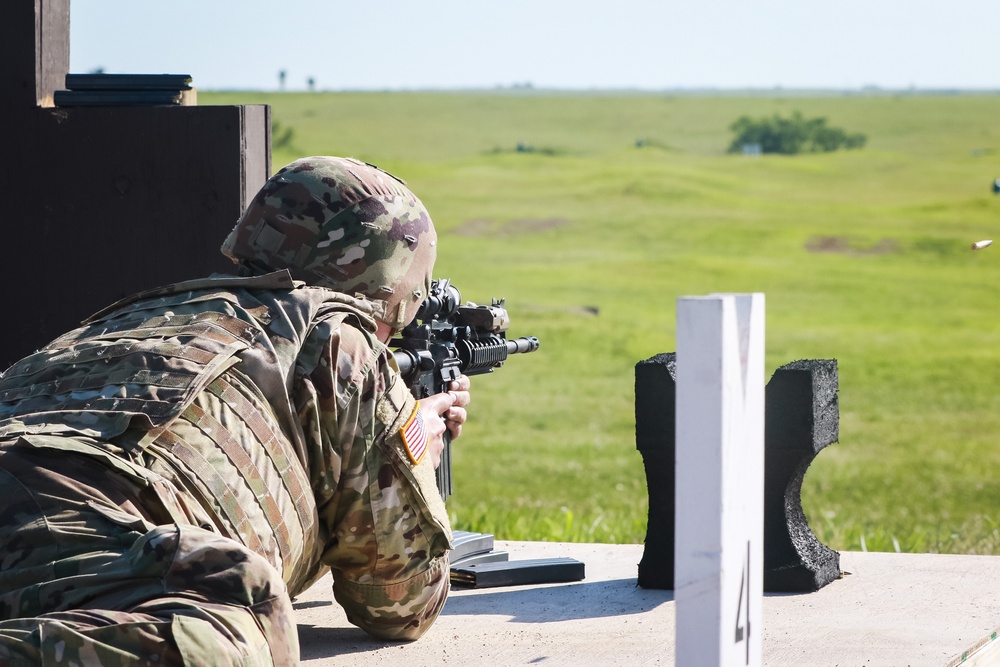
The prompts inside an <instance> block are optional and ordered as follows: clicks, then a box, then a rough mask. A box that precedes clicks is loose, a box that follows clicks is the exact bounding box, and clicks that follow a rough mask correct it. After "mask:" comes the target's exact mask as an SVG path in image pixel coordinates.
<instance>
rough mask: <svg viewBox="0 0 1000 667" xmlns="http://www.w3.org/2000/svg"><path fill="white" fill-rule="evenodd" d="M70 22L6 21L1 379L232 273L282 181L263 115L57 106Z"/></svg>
mask: <svg viewBox="0 0 1000 667" xmlns="http://www.w3.org/2000/svg"><path fill="white" fill-rule="evenodd" d="M69 14H70V12H69V0H10V2H8V3H7V5H6V6H5V11H4V20H3V21H0V63H3V67H2V68H0V105H2V107H3V110H4V114H3V117H4V118H5V122H4V123H2V124H0V147H2V148H0V182H2V183H3V190H4V197H3V201H4V205H3V217H2V218H0V225H2V229H3V231H2V237H0V238H2V245H0V257H2V262H0V284H2V292H0V295H2V296H0V298H2V311H0V371H2V370H3V369H4V368H6V367H7V366H8V365H10V364H11V363H12V362H14V361H15V360H17V359H19V358H20V357H22V356H24V355H25V354H27V353H30V352H32V351H33V350H35V349H36V348H38V347H40V346H42V345H44V344H45V343H47V342H48V341H49V340H50V339H52V338H53V337H55V336H57V335H59V334H61V333H62V332H64V331H66V330H68V329H71V328H73V327H74V326H75V325H76V324H77V323H78V322H79V321H80V320H81V319H83V318H85V317H86V316H88V315H90V314H91V313H92V312H94V311H96V310H99V309H100V308H102V307H103V306H105V305H107V304H108V303H110V302H112V301H115V300H117V299H119V298H121V297H123V296H126V295H128V294H131V293H133V292H136V291H139V290H142V289H147V288H151V287H156V286H158V285H161V284H165V283H170V282H176V281H179V280H184V279H187V278H193V277H198V276H201V275H205V274H208V273H211V272H213V271H229V270H230V269H231V268H232V264H231V263H230V262H229V261H228V260H226V259H225V258H224V257H223V256H222V255H221V254H220V253H219V246H220V244H221V243H222V240H223V239H224V238H225V236H226V234H227V233H228V231H229V230H230V229H231V228H232V226H233V225H234V224H235V222H236V219H237V218H238V217H239V215H240V213H241V212H242V210H243V208H244V207H245V205H246V203H247V202H248V201H249V200H250V198H251V197H252V196H253V195H254V193H255V192H256V191H257V189H258V188H259V187H260V186H261V185H262V184H263V183H264V181H265V180H266V179H267V177H268V176H269V174H270V170H271V164H270V161H271V153H270V108H269V107H267V106H265V105H245V106H181V105H165V106H121V107H116V106H107V107H56V106H54V104H53V97H54V92H55V91H57V90H62V89H63V88H64V87H65V78H66V75H67V74H68V73H69V72H68V70H69V48H70V44H69V34H70V16H69ZM193 76H194V83H195V85H197V73H193Z"/></svg>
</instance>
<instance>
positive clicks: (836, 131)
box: [729, 111, 867, 155]
mask: <svg viewBox="0 0 1000 667" xmlns="http://www.w3.org/2000/svg"><path fill="white" fill-rule="evenodd" d="M729 129H730V130H732V131H733V132H734V133H735V134H736V137H735V138H734V139H733V141H732V143H731V144H729V152H730V153H743V152H748V151H747V148H748V147H753V149H752V150H750V151H749V152H753V153H780V154H783V155H794V154H796V153H825V152H829V151H835V150H838V149H841V148H845V149H852V148H861V147H862V146H864V145H865V142H866V141H867V137H865V135H863V134H858V133H855V134H848V133H847V132H845V131H844V130H842V129H840V128H839V127H830V126H828V125H827V124H826V118H804V117H803V116H802V114H801V113H799V112H798V111H796V112H794V113H792V116H791V118H782V117H781V116H779V115H778V114H775V115H774V116H772V117H771V118H750V117H749V116H740V117H739V118H738V119H737V120H736V121H735V122H734V123H733V124H732V125H730V126H729Z"/></svg>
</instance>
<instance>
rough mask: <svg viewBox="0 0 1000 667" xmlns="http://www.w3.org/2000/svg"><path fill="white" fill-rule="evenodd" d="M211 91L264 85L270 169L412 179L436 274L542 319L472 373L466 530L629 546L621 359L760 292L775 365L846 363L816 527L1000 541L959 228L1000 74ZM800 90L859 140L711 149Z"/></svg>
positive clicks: (967, 221)
mask: <svg viewBox="0 0 1000 667" xmlns="http://www.w3.org/2000/svg"><path fill="white" fill-rule="evenodd" d="M199 97H200V101H201V103H202V104H231V103H240V104H246V103H266V104H270V105H272V113H273V119H274V120H275V121H277V123H278V124H279V125H280V126H281V127H283V128H291V129H292V130H293V133H292V137H291V139H290V141H289V143H288V144H286V145H284V146H282V147H279V148H277V149H276V150H275V153H274V158H273V159H274V166H275V168H277V167H278V166H280V165H282V164H284V163H287V162H289V161H291V160H292V159H294V158H296V157H300V156H302V155H311V154H334V155H353V156H355V157H359V158H361V159H365V160H367V161H369V162H372V163H375V164H378V165H380V166H382V167H384V168H387V169H389V170H390V171H392V172H394V173H396V174H397V175H399V176H401V177H403V178H404V179H406V181H407V182H408V183H409V185H410V186H411V187H412V188H413V190H414V191H415V192H416V193H417V194H418V195H420V196H421V198H422V199H423V200H424V202H425V203H426V204H427V206H428V208H429V209H430V211H431V214H432V215H433V217H434V220H435V222H436V224H437V226H438V229H439V233H440V235H441V252H440V257H439V260H438V265H437V270H436V274H437V275H439V276H441V277H449V278H451V279H452V281H453V282H454V283H455V284H456V285H457V286H458V287H459V288H460V289H461V290H462V293H463V296H464V297H465V298H466V299H471V300H473V301H477V302H484V301H488V299H490V298H491V297H494V296H496V297H500V296H504V297H506V298H507V304H508V308H509V310H510V312H511V316H512V321H513V325H512V328H511V331H510V333H511V335H514V336H517V335H527V334H531V335H536V336H538V337H539V338H540V339H541V342H542V347H541V349H540V350H539V351H538V352H536V353H534V354H532V355H528V356H524V357H523V358H517V357H515V358H512V359H511V360H510V361H509V362H508V363H507V365H506V366H505V367H504V368H503V369H502V370H501V371H500V372H498V373H495V374H493V375H491V376H486V377H477V378H474V389H475V393H474V403H473V405H472V406H471V407H470V415H471V417H470V419H471V421H470V423H469V424H468V426H467V430H466V433H465V434H464V435H463V437H462V438H461V439H460V440H459V441H458V442H457V443H456V445H455V454H454V456H455V464H454V472H455V476H456V485H457V489H456V493H455V496H454V497H453V498H452V499H451V500H450V501H449V509H450V512H451V514H452V516H453V519H454V523H455V525H456V527H457V528H462V529H468V530H481V531H488V532H492V533H495V534H496V535H497V536H498V537H499V538H508V539H542V540H574V541H576V540H582V541H608V542H641V541H642V539H643V536H644V533H645V522H646V511H647V507H646V503H647V497H646V488H645V479H644V476H643V471H642V465H641V459H640V457H639V455H638V453H637V452H636V451H635V442H634V428H635V419H634V403H633V391H634V366H635V364H636V363H637V362H638V361H641V360H643V359H646V358H648V357H651V356H652V355H654V354H656V353H659V352H668V351H672V350H674V324H675V302H676V298H677V297H678V296H684V295H697V294H706V293H709V292H750V291H761V292H764V293H765V294H766V298H767V342H766V368H767V372H768V373H769V374H770V373H771V372H773V370H774V369H775V368H777V367H778V366H780V365H782V364H784V363H788V362H790V361H794V360H796V359H807V358H836V359H837V360H838V364H839V372H840V405H841V425H840V426H841V427H840V442H839V443H837V444H835V445H833V446H831V447H829V448H827V449H826V450H824V451H823V452H822V453H821V454H820V455H819V456H818V457H817V459H816V462H815V463H814V464H813V466H812V468H811V469H810V471H809V473H808V474H807V475H806V480H805V485H804V488H803V498H804V504H805V508H806V511H807V514H808V516H809V518H810V523H811V525H812V527H813V529H814V530H815V532H816V533H817V535H818V536H819V537H820V539H821V540H823V541H824V542H826V543H828V544H829V545H830V546H831V547H833V548H835V549H841V550H847V549H861V548H867V549H869V550H894V549H896V548H899V549H900V550H904V551H933V552H952V553H966V552H974V553H1000V532H998V528H1000V527H998V523H1000V511H998V508H1000V447H998V442H997V441H998V435H1000V393H998V392H997V390H996V386H997V383H998V381H1000V318H998V296H1000V294H998V286H1000V256H998V255H997V254H996V253H997V252H1000V250H998V249H997V248H990V249H987V250H984V251H982V252H977V253H973V252H971V251H970V250H969V244H970V243H971V242H973V241H976V240H979V239H983V238H992V237H993V236H1000V234H998V233H997V227H996V225H997V223H998V222H1000V197H997V196H995V195H993V194H992V193H991V192H990V184H991V182H992V181H993V179H994V178H996V177H997V176H1000V123H998V122H997V120H996V119H997V118H1000V95H953V96H917V95H896V96H892V95H883V96H847V95H844V96H835V95H830V96H824V97H810V98H807V97H799V98H797V97H794V96H787V95H786V96H783V97H767V96H762V95H758V96H743V97H739V96H717V97H708V96H694V95H692V96H668V95H652V94H650V95H618V96H615V95H598V94H592V95H572V94H565V93H564V94H545V93H534V94H499V93H434V94H432V93H338V94H333V93H330V94H313V95H307V94H297V95H293V94H288V95H275V94H271V95H264V94H238V95H237V94H212V93H204V92H202V93H200V94H199ZM794 110H799V111H801V112H802V113H803V114H804V115H805V116H807V117H813V116H825V117H827V118H828V120H829V122H830V124H832V125H836V126H838V127H842V128H844V129H845V130H847V131H849V132H863V133H864V134H866V135H867V136H868V144H867V146H866V147H865V148H864V149H863V150H860V151H849V152H838V153H830V154H820V155H815V154H814V155H803V156H794V157H779V156H765V157H757V158H749V157H743V156H738V155H726V154H725V149H726V147H727V146H728V143H729V140H730V138H731V137H730V134H729V132H728V130H727V128H728V126H729V124H730V123H731V122H732V121H733V120H734V119H736V118H737V117H738V116H740V115H744V114H746V115H750V116H754V117H757V116H763V115H770V114H773V113H781V114H782V115H787V114H789V113H790V112H792V111H794ZM638 139H643V140H645V142H646V143H648V144H652V145H650V146H647V147H645V148H637V147H636V141H637V140H638ZM518 144H522V145H524V146H531V147H533V148H534V149H535V152H533V153H531V152H517V151H516V150H515V149H516V147H517V146H518ZM897 545H898V546H897Z"/></svg>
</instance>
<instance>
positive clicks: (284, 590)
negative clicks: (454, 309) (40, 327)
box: [0, 157, 469, 665]
mask: <svg viewBox="0 0 1000 667" xmlns="http://www.w3.org/2000/svg"><path fill="white" fill-rule="evenodd" d="M435 244H436V234H435V231H434V226H433V224H432V223H431V219H430V217H429V215H428V213H427V210H426V209H425V208H424V206H423V204H422V203H421V202H420V200H419V199H417V198H416V197H415V196H414V195H413V194H412V193H411V192H410V191H409V190H408V189H407V188H406V187H405V185H404V184H403V182H402V181H399V180H398V179H396V178H395V177H393V176H391V175H390V174H388V173H386V172H384V171H382V170H379V169H378V168H376V167H373V166H371V165H367V164H365V163H362V162H358V161H356V160H353V159H344V158H333V157H311V158H304V159H301V160H298V161H296V162H293V163H292V164H290V165H288V166H287V167H285V168H284V169H282V170H280V171H279V172H278V173H277V174H275V175H274V176H273V177H272V178H271V179H270V180H268V182H267V183H266V184H265V185H264V187H263V188H262V189H261V191H260V192H259V193H258V194H257V196H256V197H255V198H254V200H253V202H251V204H250V205H249V206H248V207H247V210H246V211H245V213H244V214H243V216H242V217H241V218H240V220H239V222H238V223H237V225H236V227H235V228H234V229H233V231H232V233H231V234H230V235H229V237H228V238H227V239H226V241H225V243H224V244H223V248H222V250H223V252H224V253H225V254H226V255H228V256H229V257H230V258H232V259H233V261H234V262H237V263H238V264H239V266H240V276H239V277H234V276H223V275H219V274H216V275H213V276H211V277H209V278H204V279H200V280H193V281H189V282H185V283H180V284H177V285H172V286H169V287H165V288H161V289H156V290H152V291H149V292H144V293H142V294H138V295H136V296H133V297H130V298H127V299H125V300H123V301H121V302H119V303H117V304H115V305H113V306H111V307H110V308H108V309H106V310H104V311H102V312H100V313H98V314H96V315H94V316H92V317H91V318H89V319H88V320H86V321H85V322H84V323H83V324H82V326H81V327H80V328H78V329H75V330H74V331H71V332H69V333H67V334H65V335H63V336H61V337H60V338H58V339H56V340H55V341H53V342H52V343H50V344H49V345H48V346H46V347H45V348H43V349H41V350H40V351H38V352H36V353H35V354H32V355H30V356H28V357H26V358H25V359H22V360H21V361H19V362H17V363H16V364H14V365H13V366H11V368H10V369H8V370H7V371H6V372H5V373H4V374H3V376H2V377H0V498H2V500H0V665H7V664H43V663H44V664H87V665H91V664H100V665H109V664H151V665H152V664H155V665H171V664H188V665H192V664H252V665H270V664H275V665H287V664H295V663H296V662H297V661H298V639H297V635H296V626H295V623H294V619H293V617H292V607H291V601H290V597H294V596H295V595H297V594H298V593H299V592H301V591H303V590H305V589H306V588H307V587H308V586H309V585H310V584H312V583H313V582H315V581H316V580H317V579H318V578H319V577H320V576H322V575H323V574H325V572H326V570H327V568H330V569H331V570H332V572H333V580H334V584H333V594H334V596H335V597H336V600H337V601H338V602H339V603H340V604H341V605H342V606H343V607H344V609H345V611H346V613H347V617H348V619H349V620H350V621H351V622H352V623H354V624H355V625H358V626H359V627H361V628H363V629H364V630H366V631H367V632H369V633H371V634H372V635H375V636H377V637H382V638H387V639H400V640H412V639H416V638H417V637H419V636H420V635H421V634H422V633H423V632H424V631H425V630H426V629H427V628H428V627H429V626H430V625H431V624H432V623H433V622H434V620H435V619H436V618H437V616H438V614H439V613H440V611H441V608H442V606H443V605H444V602H445V598H446V597H447V593H448V555H447V554H448V550H449V549H450V548H451V532H450V527H449V524H448V518H447V514H446V512H445V509H444V503H443V501H442V500H441V498H440V496H439V494H438V492H437V488H436V485H435V479H434V468H435V467H436V465H437V463H438V461H439V457H440V453H441V450H442V447H443V444H442V434H443V433H444V432H445V430H446V429H447V430H449V431H450V433H451V435H452V437H458V435H459V434H460V432H461V429H462V425H463V423H464V422H465V419H466V411H465V406H466V405H467V404H468V403H469V380H468V378H466V377H464V376H463V377H462V378H460V379H459V380H458V381H456V382H454V383H453V384H452V386H451V389H452V391H449V392H446V393H442V394H438V395H436V396H431V397H429V398H426V399H423V400H421V401H420V402H419V403H418V402H416V401H415V400H414V399H413V397H412V396H411V395H410V392H409V391H408V389H407V388H406V386H405V385H404V384H403V382H402V381H401V380H400V377H399V375H398V373H397V372H396V370H395V368H394V363H393V361H392V354H391V352H389V351H388V350H387V348H386V345H385V343H387V342H388V341H389V339H390V338H391V337H392V336H394V335H395V334H396V333H398V332H399V331H400V330H401V329H402V328H403V326H405V325H406V324H407V323H408V322H409V321H410V320H412V319H413V317H414V315H415V314H416V311H417V308H418V307H419V306H420V304H421V303H422V301H423V300H424V298H426V296H427V294H428V290H429V288H430V280H431V271H432V267H433V264H434V259H435V256H436V246H435Z"/></svg>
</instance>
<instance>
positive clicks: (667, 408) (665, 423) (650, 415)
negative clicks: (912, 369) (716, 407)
mask: <svg viewBox="0 0 1000 667" xmlns="http://www.w3.org/2000/svg"><path fill="white" fill-rule="evenodd" d="M676 405H677V355H676V354H674V353H673V352H671V353H668V354H658V355H656V356H655V357H651V358H650V359H647V360H645V361H640V362H639V363H638V364H636V366H635V443H636V449H638V450H639V452H640V453H641V454H642V463H643V467H644V468H645V470H646V487H647V489H648V490H649V517H648V522H647V524H646V541H645V547H644V549H643V553H642V560H641V561H640V562H639V585H640V586H642V587H643V588H656V589H667V590H672V589H673V587H674V511H675V510H674V503H675V498H674V493H675V488H676V487H675V484H676V480H675V476H674V471H675V465H676V459H675V453H676V446H675V443H676V435H675V432H676V423H677V416H676Z"/></svg>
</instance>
